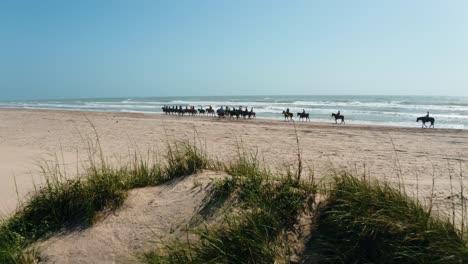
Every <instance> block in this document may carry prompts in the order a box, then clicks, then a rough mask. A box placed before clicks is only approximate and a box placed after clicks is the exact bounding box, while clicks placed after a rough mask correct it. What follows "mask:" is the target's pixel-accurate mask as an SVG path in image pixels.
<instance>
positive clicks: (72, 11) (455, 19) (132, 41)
mask: <svg viewBox="0 0 468 264" xmlns="http://www.w3.org/2000/svg"><path fill="white" fill-rule="evenodd" d="M467 12H468V1H465V0H449V1H439V0H421V1H417V0H414V1H409V0H391V1H390V0H389V1H375V0H369V1H358V0H355V1H347V0H342V1H333V0H327V1H312V0H304V1H279V0H278V1H275V0H268V1H267V0H266V1H255V0H236V1H219V0H207V1H199V0H193V1H183V0H180V1H179V0H177V1H176V0H175V1H172V0H167V1H157V0H148V1H145V0H135V1H132V0H122V1H119V0H113V1H110V0H109V1H105V0H80V1H63V0H55V1H54V0H41V1H37V0H29V1H26V0H3V1H0V36H1V37H0V100H15V99H41V98H43V99H44V98H79V97H80V98H82V97H121V96H125V97H129V96H171V95H175V96H181V95H190V96H193V95H259V94H261V95H266V94H403V95H406V94H429V95H464V96H467V95H468V15H467Z"/></svg>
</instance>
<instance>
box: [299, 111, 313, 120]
mask: <svg viewBox="0 0 468 264" xmlns="http://www.w3.org/2000/svg"><path fill="white" fill-rule="evenodd" d="M297 116H298V117H299V121H301V120H302V119H305V120H306V121H307V120H309V121H310V118H309V113H297Z"/></svg>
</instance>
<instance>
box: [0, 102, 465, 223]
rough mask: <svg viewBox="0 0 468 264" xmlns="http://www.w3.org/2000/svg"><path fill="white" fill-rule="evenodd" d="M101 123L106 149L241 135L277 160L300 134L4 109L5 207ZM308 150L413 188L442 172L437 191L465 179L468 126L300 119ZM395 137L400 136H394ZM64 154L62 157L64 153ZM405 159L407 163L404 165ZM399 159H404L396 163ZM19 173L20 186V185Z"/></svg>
mask: <svg viewBox="0 0 468 264" xmlns="http://www.w3.org/2000/svg"><path fill="white" fill-rule="evenodd" d="M90 122H92V124H93V125H94V126H95V127H96V132H97V134H98V135H99V138H100V141H101V146H102V149H103V151H104V154H105V155H106V156H108V157H113V158H115V159H120V158H123V159H125V157H127V156H128V155H129V153H132V152H134V151H137V152H139V153H145V152H147V151H148V150H152V151H160V152H161V151H163V149H164V147H165V145H166V143H167V142H168V141H172V140H187V139H188V140H193V139H194V138H197V139H199V140H200V141H201V142H203V144H205V145H206V149H207V151H208V153H209V155H210V156H211V157H214V158H223V159H229V158H230V157H235V156H236V155H237V154H236V153H237V147H238V145H239V143H241V144H242V145H243V146H244V147H245V148H247V149H250V150H254V151H258V153H259V156H260V157H262V158H263V159H264V160H265V161H266V162H267V163H268V164H269V165H270V166H272V167H284V166H285V165H291V164H295V162H296V158H297V155H296V153H297V150H296V138H295V131H294V125H293V123H292V122H281V121H272V120H260V119H257V120H231V121H230V120H220V119H218V118H209V117H187V116H185V117H176V116H164V115H143V114H127V113H122V114H120V113H96V112H72V111H47V110H18V109H2V110H0V212H3V213H4V214H6V213H9V212H11V211H12V210H14V209H15V207H16V206H17V204H18V198H17V197H18V196H17V191H18V194H19V197H24V195H25V194H26V193H27V192H29V191H31V190H32V188H33V183H40V182H41V181H42V180H43V176H42V175H41V173H40V169H39V167H38V166H37V165H38V162H39V161H41V160H53V159H54V155H53V154H58V157H59V160H62V159H63V160H64V165H65V166H66V167H67V168H68V171H69V175H71V176H73V175H74V174H76V173H75V171H76V168H77V167H79V166H81V165H79V164H81V162H78V160H83V159H86V157H87V155H88V154H87V153H88V152H87V150H88V145H87V139H93V138H95V132H94V130H93V128H92V126H91V125H90ZM296 125H297V126H296V128H297V134H298V136H299V140H300V145H301V148H302V157H303V159H304V161H305V164H306V165H307V166H310V167H311V168H313V170H314V171H315V174H316V176H318V177H319V176H323V175H325V174H326V173H327V172H328V171H329V167H330V166H334V167H336V168H343V167H345V168H348V169H350V170H352V171H355V172H358V173H363V172H366V174H367V175H371V176H372V177H377V178H380V179H386V180H392V181H394V182H398V176H397V175H398V174H399V173H400V171H401V174H402V175H403V181H404V182H405V184H406V186H407V187H406V189H407V190H415V189H416V183H417V181H416V179H417V178H418V179H419V180H418V182H419V191H420V193H421V194H423V193H425V192H427V191H428V190H430V186H431V184H432V176H433V175H435V184H436V191H437V192H440V194H439V193H436V195H439V196H441V197H443V196H448V195H446V194H447V191H449V189H450V181H449V175H450V173H451V174H452V175H453V177H454V179H455V183H456V186H455V187H454V188H456V187H457V186H459V181H458V176H459V174H460V170H459V169H460V162H462V167H463V168H464V170H465V173H467V174H468V168H467V165H468V163H467V161H468V131H467V130H450V129H421V128H417V126H418V124H417V123H415V126H416V127H415V128H398V127H384V126H361V125H359V126H358V125H351V124H347V125H334V124H332V123H331V122H330V124H326V123H319V124H318V123H310V122H309V123H306V122H296ZM392 141H393V142H392ZM61 162H62V161H61ZM398 164H399V165H398ZM396 165H398V166H396ZM15 181H16V185H17V187H18V188H15Z"/></svg>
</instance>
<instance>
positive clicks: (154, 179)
mask: <svg viewBox="0 0 468 264" xmlns="http://www.w3.org/2000/svg"><path fill="white" fill-rule="evenodd" d="M167 157H168V160H167V164H155V163H149V162H147V161H144V160H142V159H141V158H140V159H139V158H135V160H134V161H133V162H132V163H131V164H130V165H128V164H127V165H123V166H121V167H113V166H110V165H109V164H107V163H106V162H105V161H104V159H100V160H99V162H95V161H94V160H92V161H91V162H90V165H89V167H88V168H86V169H85V171H84V173H83V175H82V176H81V177H77V178H66V177H62V175H61V174H60V173H59V172H57V170H51V171H49V172H46V174H47V175H48V177H47V178H46V182H45V184H43V185H41V186H40V187H38V188H37V189H36V190H35V192H34V193H32V194H31V195H30V197H29V199H28V200H27V201H26V202H25V203H24V204H23V205H22V206H21V207H20V209H19V210H18V211H17V212H16V213H15V214H14V215H13V216H12V217H11V218H9V219H7V220H5V221H3V223H2V226H1V228H0V239H1V240H0V260H1V261H0V263H18V262H22V261H21V259H20V256H22V253H21V252H22V251H23V250H24V249H25V248H27V246H28V245H30V244H31V243H32V242H34V241H36V240H38V239H40V238H44V237H45V236H47V235H51V234H53V233H54V232H57V231H67V230H68V231H69V230H75V229H81V228H86V227H88V226H90V225H92V224H93V223H94V222H95V221H96V219H97V218H96V217H97V215H98V214H99V213H100V212H105V211H112V210H116V209H117V208H119V207H120V206H121V205H122V204H123V202H124V201H125V199H126V197H127V193H128V191H129V190H130V189H134V188H139V187H145V186H154V185H158V184H163V183H165V182H167V181H170V180H172V179H174V178H176V177H181V176H185V175H188V174H191V173H196V172H198V171H199V170H201V169H203V168H205V167H206V166H208V161H207V159H206V157H205V155H204V153H203V151H202V150H200V149H199V148H197V147H196V146H193V145H191V144H189V143H183V144H179V145H176V146H172V147H170V148H169V150H168V154H167ZM53 167H54V166H49V167H48V166H44V167H43V168H53Z"/></svg>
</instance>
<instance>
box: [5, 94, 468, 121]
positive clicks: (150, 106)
mask: <svg viewBox="0 0 468 264" xmlns="http://www.w3.org/2000/svg"><path fill="white" fill-rule="evenodd" d="M164 105H169V106H172V105H177V106H183V107H185V106H187V105H194V106H195V107H196V108H200V107H203V108H207V107H208V106H210V105H211V106H212V107H213V108H215V109H218V108H219V107H221V106H229V107H236V108H238V107H239V106H242V107H243V108H245V107H248V108H249V109H250V108H251V107H253V108H254V111H255V112H256V113H257V118H264V119H277V120H282V119H283V116H282V115H281V112H282V111H283V110H285V109H286V108H288V107H289V109H290V111H291V112H293V113H296V112H302V109H304V110H305V111H306V112H309V113H310V119H311V121H315V122H332V119H331V117H330V115H331V113H332V112H337V111H338V110H340V111H341V113H342V114H343V115H345V117H346V122H347V123H348V124H370V125H389V126H402V127H420V126H421V124H420V123H419V124H418V123H416V118H417V117H418V116H423V115H425V114H426V112H427V111H429V112H430V115H431V116H432V117H434V118H435V119H436V122H435V126H436V128H453V129H468V97H448V96H323V95H320V96H319V95H304V96H297V95H295V96H292V95H291V96H187V97H183V96H178V97H135V98H132V97H130V98H90V99H63V100H24V101H3V102H0V108H26V109H52V110H81V111H100V112H129V113H146V114H162V109H161V107H162V106H164ZM295 119H297V118H295Z"/></svg>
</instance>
